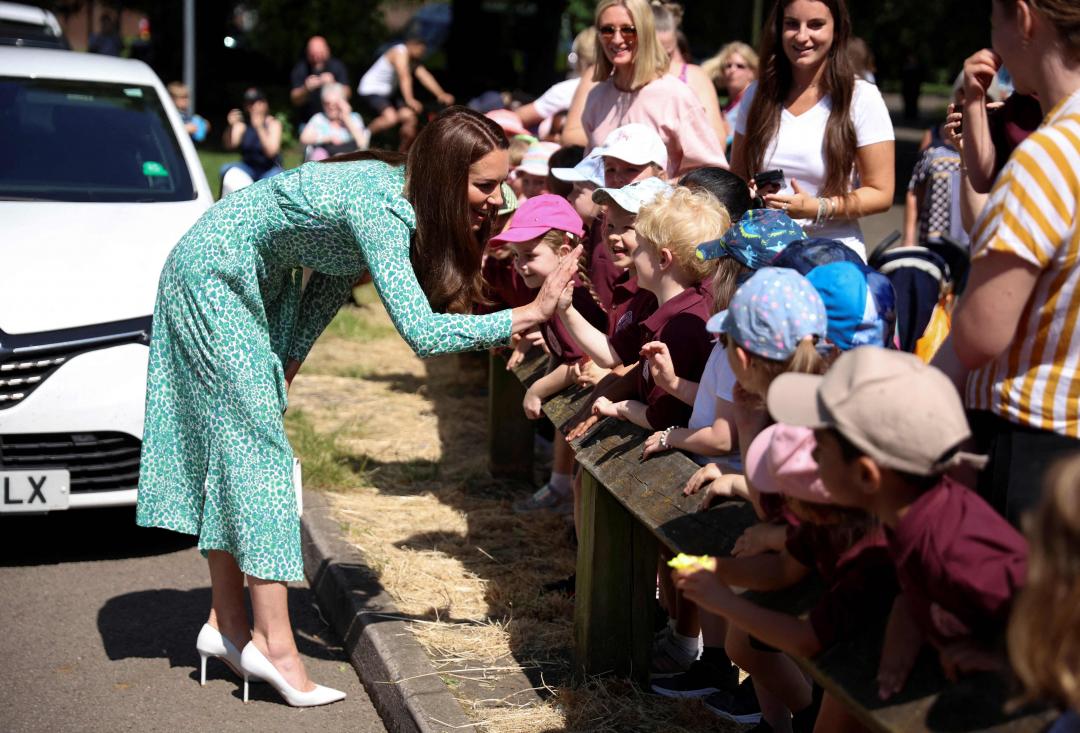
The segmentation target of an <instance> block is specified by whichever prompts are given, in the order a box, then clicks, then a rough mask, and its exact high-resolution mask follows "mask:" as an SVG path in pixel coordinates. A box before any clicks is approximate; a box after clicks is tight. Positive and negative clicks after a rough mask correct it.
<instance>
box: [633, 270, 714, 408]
mask: <svg viewBox="0 0 1080 733" xmlns="http://www.w3.org/2000/svg"><path fill="white" fill-rule="evenodd" d="M708 320H709V298H708V295H706V293H705V291H703V290H702V289H701V288H700V286H694V287H691V288H687V289H686V290H684V291H682V292H681V293H679V294H678V295H676V296H675V297H674V298H672V299H671V300H669V301H668V302H666V303H664V304H663V305H662V306H660V307H659V308H657V309H656V312H655V313H653V314H652V315H651V316H649V317H648V318H646V319H645V320H644V321H642V322H641V330H640V341H639V342H638V345H637V352H639V353H640V351H641V347H642V346H643V345H644V344H646V343H648V342H649V341H663V342H664V343H665V344H667V347H668V351H670V352H671V362H672V364H673V365H674V366H675V373H676V374H677V375H678V376H680V377H682V378H683V379H689V380H690V381H691V382H700V381H701V373H702V372H703V371H704V370H705V362H707V361H708V360H709V353H710V352H711V351H712V347H713V344H712V338H711V337H710V336H709V332H708V331H706V330H705V322H706V321H708ZM620 355H621V352H620ZM637 399H639V400H641V401H642V402H644V403H645V404H647V405H648V409H646V411H645V418H646V419H647V420H648V421H649V425H651V426H652V428H653V429H654V430H663V429H664V428H667V427H670V426H672V425H686V424H687V422H689V420H690V412H691V410H692V408H691V406H690V405H688V404H686V403H685V402H683V401H682V400H680V399H679V398H678V397H675V396H674V395H671V394H668V393H667V392H666V391H664V389H663V387H659V386H657V385H656V384H655V383H653V381H652V376H651V375H650V374H649V362H648V360H646V359H642V361H641V364H640V365H639V366H638V378H637Z"/></svg>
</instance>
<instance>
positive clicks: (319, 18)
mask: <svg viewBox="0 0 1080 733" xmlns="http://www.w3.org/2000/svg"><path fill="white" fill-rule="evenodd" d="M244 4H245V7H247V8H248V9H249V10H253V11H255V12H256V13H257V14H258V23H257V24H256V27H255V28H254V29H253V30H252V32H251V33H249V34H248V36H249V41H250V43H251V46H252V48H254V49H255V50H257V51H260V52H262V53H264V54H266V55H267V56H269V57H270V58H275V59H281V58H286V59H297V58H300V56H301V54H302V53H303V49H304V44H305V43H306V42H307V39H308V38H310V37H311V36H314V35H321V36H324V37H325V38H326V40H327V42H328V43H329V44H330V49H331V51H332V52H333V54H334V56H335V57H336V58H339V59H341V60H342V61H344V62H345V66H346V67H348V69H349V71H350V73H352V74H357V73H361V72H362V71H363V70H365V69H367V67H368V66H370V65H371V62H372V61H373V59H374V54H375V49H376V48H377V47H378V46H379V44H381V43H382V42H383V41H384V40H385V38H386V29H385V28H384V27H383V22H382V14H381V12H380V11H379V5H380V2H379V0H250V1H249V2H245V3H244ZM353 81H354V83H355V79H354V80H353Z"/></svg>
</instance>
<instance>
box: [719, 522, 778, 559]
mask: <svg viewBox="0 0 1080 733" xmlns="http://www.w3.org/2000/svg"><path fill="white" fill-rule="evenodd" d="M786 540H787V527H786V526H785V525H783V524H767V523H762V524H755V525H753V526H752V527H747V528H746V529H745V530H744V531H743V533H742V534H741V535H740V536H739V539H737V540H735V546H734V547H732V548H731V555H732V557H754V556H755V555H762V554H764V553H766V552H779V551H780V550H782V549H783V547H784V542H785V541H786Z"/></svg>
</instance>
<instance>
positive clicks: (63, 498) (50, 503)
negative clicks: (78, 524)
mask: <svg viewBox="0 0 1080 733" xmlns="http://www.w3.org/2000/svg"><path fill="white" fill-rule="evenodd" d="M0 489H3V496H2V497H0V499H2V501H0V513H4V512H48V511H54V510H56V509H67V508H68V504H69V502H70V498H71V474H70V473H69V472H68V471H60V470H56V471H44V470H42V471H33V470H30V471H0Z"/></svg>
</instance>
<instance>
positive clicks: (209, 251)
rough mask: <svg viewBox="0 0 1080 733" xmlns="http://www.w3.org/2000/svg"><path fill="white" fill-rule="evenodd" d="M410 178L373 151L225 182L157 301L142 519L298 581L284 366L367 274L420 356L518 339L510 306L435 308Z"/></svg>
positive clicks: (172, 265) (247, 567)
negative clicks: (234, 187)
mask: <svg viewBox="0 0 1080 733" xmlns="http://www.w3.org/2000/svg"><path fill="white" fill-rule="evenodd" d="M404 182H405V179H404V171H403V169H401V168H396V167H392V166H389V165H387V164H385V163H381V162H378V161H354V162H348V163H309V164H307V165H303V166H301V167H299V168H296V169H293V170H291V171H287V172H285V173H282V174H280V175H278V176H274V177H273V178H269V179H266V180H264V181H259V182H258V183H255V184H253V185H251V186H249V187H248V188H245V189H243V190H241V191H237V192H236V193H233V194H230V195H229V196H227V197H226V198H225V199H223V200H222V201H220V202H219V203H217V204H216V205H215V206H213V207H211V208H210V209H209V210H208V211H207V212H206V213H205V214H204V215H203V216H202V218H201V219H199V221H198V222H196V224H195V226H193V227H192V228H191V230H190V231H188V233H187V234H185V235H184V237H183V238H182V239H181V240H180V241H179V242H178V243H177V245H176V247H175V248H174V249H173V251H172V253H171V254H170V255H169V257H168V259H167V260H166V262H165V266H164V268H163V269H162V273H161V279H160V282H159V285H158V295H157V304H156V306H155V308H154V327H153V337H152V339H151V343H150V364H149V372H148V377H147V389H146V421H145V427H144V430H143V449H142V465H141V468H140V474H139V498H138V510H137V514H136V521H137V522H138V524H140V525H142V526H144V527H164V528H166V529H171V530H175V531H178V532H185V533H187V534H193V535H198V537H199V548H200V549H201V550H202V551H203V553H206V552H207V551H208V550H224V551H225V552H228V553H230V554H231V555H232V556H233V557H234V558H236V561H237V563H238V564H239V566H240V569H241V570H242V571H243V572H244V573H246V574H248V575H252V576H255V577H257V578H264V579H268V580H301V579H303V561H302V559H301V555H300V520H299V517H298V515H297V506H296V497H295V493H294V491H293V486H292V456H293V453H292V449H291V448H290V447H289V442H288V439H287V438H286V437H285V430H284V422H283V417H282V415H283V412H284V410H285V406H286V392H285V376H284V364H285V362H286V361H287V360H288V359H289V358H293V359H297V360H298V361H303V360H304V357H305V356H307V353H308V351H309V350H310V349H311V346H312V344H313V343H314V342H315V339H316V338H317V337H318V336H319V334H320V333H322V331H323V329H324V328H326V326H327V324H328V323H329V322H330V320H331V319H332V318H333V317H334V314H335V313H336V312H337V310H338V308H339V307H340V306H341V305H343V304H344V303H345V301H346V299H347V297H348V295H349V293H350V290H351V287H352V284H353V283H354V282H355V281H356V279H357V278H358V277H359V276H360V275H361V274H362V273H363V272H365V271H367V272H370V273H371V277H372V280H373V281H374V284H375V288H376V289H377V291H378V293H379V296H380V297H381V298H382V301H383V304H384V305H385V306H386V309H387V311H388V312H389V314H390V317H391V319H392V320H393V322H394V325H395V326H396V327H397V329H398V331H399V332H400V333H401V335H402V337H403V338H404V339H405V340H406V342H408V344H409V345H410V346H411V347H412V349H413V350H414V351H415V352H416V353H417V354H419V355H420V356H429V355H433V354H440V353H449V352H455V351H465V350H469V349H483V348H487V347H490V346H494V345H498V344H502V343H506V342H507V341H508V340H509V338H510V324H511V317H510V312H509V311H501V312H498V313H492V314H490V315H484V316H472V315H451V314H441V313H434V312H432V310H431V308H430V306H429V305H428V302H427V298H426V297H425V296H424V293H423V291H422V290H421V288H420V284H419V283H418V282H417V280H416V274H415V273H414V271H413V268H412V265H411V263H410V261H409V244H410V240H411V237H412V234H413V232H414V230H415V227H416V218H415V215H414V212H413V209H412V206H411V205H410V204H409V202H408V201H407V200H405V198H404V196H403V193H402V192H403V188H404ZM304 267H307V268H310V269H311V270H313V271H314V272H313V274H312V276H311V278H310V280H309V282H308V284H307V287H306V288H304V289H303V291H302V292H301V279H302V272H303V270H302V268H304Z"/></svg>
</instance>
